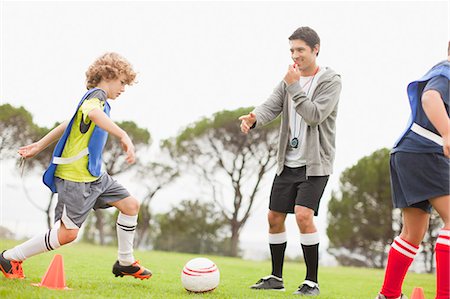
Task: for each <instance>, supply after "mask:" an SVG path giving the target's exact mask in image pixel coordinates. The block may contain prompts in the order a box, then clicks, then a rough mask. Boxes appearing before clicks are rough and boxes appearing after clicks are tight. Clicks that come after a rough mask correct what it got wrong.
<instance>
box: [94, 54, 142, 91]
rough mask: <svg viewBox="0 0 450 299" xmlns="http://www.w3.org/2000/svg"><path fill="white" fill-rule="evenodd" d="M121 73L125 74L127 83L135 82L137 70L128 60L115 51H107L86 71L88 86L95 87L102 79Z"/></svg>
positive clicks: (113, 77) (108, 78) (115, 76)
mask: <svg viewBox="0 0 450 299" xmlns="http://www.w3.org/2000/svg"><path fill="white" fill-rule="evenodd" d="M121 74H125V77H126V79H125V82H126V84H128V85H133V83H135V78H136V72H135V71H134V70H133V67H132V66H131V64H130V63H129V62H128V60H126V59H125V58H124V57H122V56H121V55H119V54H117V53H114V52H108V53H105V54H103V55H102V56H100V57H99V58H97V59H96V60H95V61H94V63H93V64H91V65H90V66H89V68H88V70H87V71H86V88H87V89H91V88H94V87H96V86H97V85H98V84H99V83H100V81H101V80H102V79H106V80H112V79H116V78H119V76H120V75H121Z"/></svg>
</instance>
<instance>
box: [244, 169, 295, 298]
mask: <svg viewBox="0 0 450 299" xmlns="http://www.w3.org/2000/svg"><path fill="white" fill-rule="evenodd" d="M298 179H299V178H298V176H297V175H296V173H295V170H294V169H292V168H288V167H285V169H284V170H283V172H282V173H281V174H280V175H276V176H275V179H274V181H273V184H272V190H271V193H270V201H269V212H268V215H267V220H268V222H269V248H270V255H271V259H272V273H271V275H268V276H265V277H262V278H261V279H260V280H258V281H257V282H256V283H255V284H254V285H252V286H250V288H252V289H259V290H278V291H284V290H285V288H284V284H283V264H284V254H285V251H286V246H287V236H286V228H285V225H284V222H285V220H286V215H287V213H293V212H294V205H295V196H296V193H297V187H296V181H298Z"/></svg>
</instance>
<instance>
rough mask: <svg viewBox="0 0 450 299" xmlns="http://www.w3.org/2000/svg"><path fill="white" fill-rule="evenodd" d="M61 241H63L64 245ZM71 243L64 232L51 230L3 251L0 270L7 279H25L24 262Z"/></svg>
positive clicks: (0, 256) (0, 257) (0, 258)
mask: <svg viewBox="0 0 450 299" xmlns="http://www.w3.org/2000/svg"><path fill="white" fill-rule="evenodd" d="M60 238H62V239H60ZM75 238H76V235H75ZM58 239H59V240H58ZM60 240H62V243H61V242H60ZM69 242H71V241H70V240H69V237H68V236H67V235H66V234H65V231H64V230H61V229H60V230H59V231H58V229H57V228H52V229H49V230H48V231H46V232H45V233H41V234H39V235H36V236H35V237H33V238H31V239H30V240H28V241H26V242H24V243H22V244H19V245H17V246H16V247H14V248H12V249H9V250H6V251H3V253H2V254H1V255H0V270H1V271H2V273H3V275H5V277H7V278H24V277H25V276H24V274H23V270H22V262H23V261H24V260H26V259H27V258H30V257H32V256H34V255H37V254H40V253H43V252H47V251H50V250H54V249H57V248H59V247H60V246H61V245H64V244H66V243H69Z"/></svg>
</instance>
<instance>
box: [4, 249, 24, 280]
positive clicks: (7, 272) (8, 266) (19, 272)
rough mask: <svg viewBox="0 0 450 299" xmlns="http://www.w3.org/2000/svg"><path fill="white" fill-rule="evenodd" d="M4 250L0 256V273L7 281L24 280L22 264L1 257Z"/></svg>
mask: <svg viewBox="0 0 450 299" xmlns="http://www.w3.org/2000/svg"><path fill="white" fill-rule="evenodd" d="M5 251H6V250H4V251H3V252H2V253H1V254H0V271H2V273H3V275H4V276H5V277H6V278H9V279H14V278H16V279H24V278H25V275H24V274H23V269H22V262H18V261H10V260H7V259H5V258H4V257H3V253H4V252H5Z"/></svg>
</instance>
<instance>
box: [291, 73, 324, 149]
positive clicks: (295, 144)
mask: <svg viewBox="0 0 450 299" xmlns="http://www.w3.org/2000/svg"><path fill="white" fill-rule="evenodd" d="M318 72H319V67H317V69H316V71H315V72H314V74H313V76H312V78H310V79H309V80H308V81H307V82H306V83H305V84H303V86H301V85H300V87H301V88H302V90H304V89H305V87H306V85H308V84H309V86H308V91H307V92H306V96H307V97H309V92H310V91H311V87H312V85H313V82H314V78H315V77H316V75H317V73H318ZM299 84H300V82H299ZM291 104H293V103H291ZM292 114H293V115H292V117H293V118H294V133H293V134H292V140H291V143H290V144H291V147H293V148H297V147H298V137H299V136H300V131H301V130H300V129H299V132H298V136H296V135H297V111H295V108H294V106H292Z"/></svg>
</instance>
